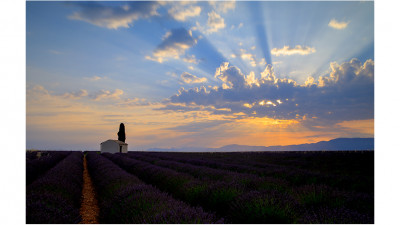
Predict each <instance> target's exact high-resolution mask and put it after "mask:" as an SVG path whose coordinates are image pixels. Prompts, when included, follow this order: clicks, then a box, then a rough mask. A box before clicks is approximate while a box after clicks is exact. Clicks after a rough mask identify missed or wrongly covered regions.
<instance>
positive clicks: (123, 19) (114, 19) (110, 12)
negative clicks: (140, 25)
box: [68, 2, 160, 29]
mask: <svg viewBox="0 0 400 225" xmlns="http://www.w3.org/2000/svg"><path fill="white" fill-rule="evenodd" d="M69 4H72V5H75V6H78V7H80V11H77V12H74V13H73V14H72V15H69V16H68V18H69V19H72V20H80V21H85V22H87V23H90V24H93V25H96V26H99V27H105V28H108V29H118V28H120V27H124V28H129V27H130V26H132V25H133V22H134V21H136V20H138V19H141V18H149V17H151V16H155V15H158V13H157V9H158V7H159V6H160V4H158V3H157V2H125V3H124V4H123V5H121V4H120V3H117V2H113V3H110V4H108V5H104V4H102V3H98V2H75V3H69Z"/></svg>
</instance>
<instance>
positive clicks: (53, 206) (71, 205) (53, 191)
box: [26, 152, 83, 223]
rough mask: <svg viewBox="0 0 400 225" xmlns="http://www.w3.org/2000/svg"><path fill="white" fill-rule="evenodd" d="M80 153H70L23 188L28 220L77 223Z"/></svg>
mask: <svg viewBox="0 0 400 225" xmlns="http://www.w3.org/2000/svg"><path fill="white" fill-rule="evenodd" d="M82 163H83V154H82V153H81V152H73V153H70V154H69V155H68V156H67V157H66V158H65V159H63V160H62V161H61V162H59V163H58V164H57V165H56V166H55V167H53V168H52V169H50V170H49V171H48V172H47V173H46V174H45V175H44V176H42V177H40V178H39V179H37V180H36V181H34V182H33V183H32V184H30V185H28V186H27V189H26V222H27V223H79V222H80V220H81V217H80V214H79V208H80V201H81V193H82V185H83V178H82V176H83V164H82Z"/></svg>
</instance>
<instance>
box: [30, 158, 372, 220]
mask: <svg viewBox="0 0 400 225" xmlns="http://www.w3.org/2000/svg"><path fill="white" fill-rule="evenodd" d="M84 157H85V162H86V163H87V169H88V172H89V174H90V177H91V181H92V182H93V185H94V189H95V192H96V200H97V202H98V208H99V212H98V222H99V223H207V224H208V223H374V152H373V151H357V152H354V151H352V152H350V151H340V152H334V151H330V152H317V151H314V152H246V153H240V152H237V153H171V152H170V153H167V152H129V153H127V154H119V153H118V154H109V153H103V154H100V153H98V152H85V153H82V152H55V151H53V152H42V154H41V156H40V158H38V157H37V154H33V153H30V152H27V159H26V160H27V177H26V179H27V187H26V194H27V195H26V197H27V199H26V213H27V215H26V222H27V223H80V222H82V212H80V207H81V198H82V185H83V181H82V176H83V175H82V174H83V164H84Z"/></svg>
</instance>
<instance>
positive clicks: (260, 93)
mask: <svg viewBox="0 0 400 225" xmlns="http://www.w3.org/2000/svg"><path fill="white" fill-rule="evenodd" d="M215 77H216V78H218V79H220V80H221V81H222V82H223V83H222V86H220V87H214V88H206V87H204V86H202V87H200V88H191V89H187V90H185V89H183V88H181V89H180V90H179V93H178V94H176V95H174V96H172V97H170V98H169V99H168V100H167V101H166V102H165V104H166V105H165V107H164V108H162V109H164V110H177V111H196V110H207V111H212V112H213V113H215V114H234V113H244V114H246V115H248V116H255V117H265V116H267V117H270V118H276V119H302V120H308V121H312V120H314V121H318V122H324V123H327V122H328V123H332V122H333V123H335V122H338V121H343V120H363V119H372V118H373V117H374V62H373V61H372V60H367V61H365V62H364V63H361V62H360V61H359V60H358V59H352V60H351V61H350V62H345V63H343V64H341V65H339V64H337V63H331V71H330V73H329V74H327V75H325V76H321V77H319V79H318V80H316V81H314V80H313V79H311V78H310V79H309V80H308V81H307V82H306V83H304V84H301V85H300V84H297V83H296V82H295V81H293V80H290V79H278V78H276V77H275V75H274V72H273V68H272V66H271V65H268V66H267V68H266V69H265V71H264V72H262V73H261V77H260V78H255V77H254V76H251V75H248V76H245V75H244V74H243V73H242V72H241V71H240V69H239V68H237V67H234V66H230V67H229V64H228V63H223V64H222V65H221V66H220V68H218V69H217V71H216V74H215Z"/></svg>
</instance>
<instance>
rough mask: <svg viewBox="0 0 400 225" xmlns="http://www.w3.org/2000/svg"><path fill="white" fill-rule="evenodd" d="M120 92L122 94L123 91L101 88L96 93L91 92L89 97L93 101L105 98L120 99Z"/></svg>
mask: <svg viewBox="0 0 400 225" xmlns="http://www.w3.org/2000/svg"><path fill="white" fill-rule="evenodd" d="M122 94H124V91H122V90H121V89H115V91H114V92H111V91H105V90H101V91H99V92H97V93H96V94H93V95H92V96H91V97H92V98H93V99H94V100H95V101H99V100H107V99H120V97H121V95H122Z"/></svg>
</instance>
